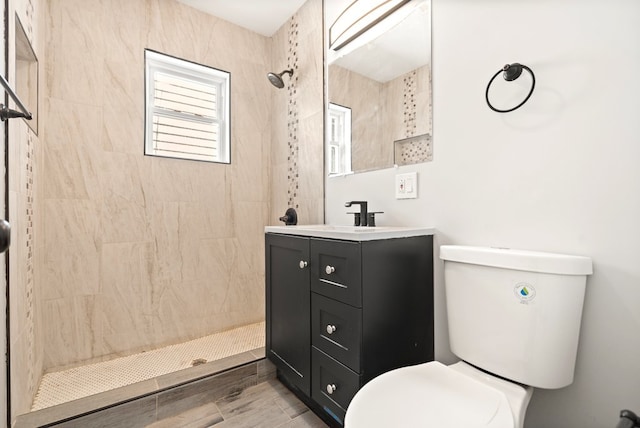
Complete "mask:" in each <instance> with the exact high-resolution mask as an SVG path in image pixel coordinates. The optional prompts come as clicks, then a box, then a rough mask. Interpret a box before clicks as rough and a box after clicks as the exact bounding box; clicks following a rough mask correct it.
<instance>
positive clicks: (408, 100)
mask: <svg viewBox="0 0 640 428" xmlns="http://www.w3.org/2000/svg"><path fill="white" fill-rule="evenodd" d="M416 75H417V72H416V70H413V71H411V72H409V73H407V74H406V75H405V76H404V79H403V80H404V93H403V104H404V127H405V137H413V136H414V135H415V134H416V126H417V123H416V115H417V109H416V89H417V85H418V84H417V81H416V77H417V76H416Z"/></svg>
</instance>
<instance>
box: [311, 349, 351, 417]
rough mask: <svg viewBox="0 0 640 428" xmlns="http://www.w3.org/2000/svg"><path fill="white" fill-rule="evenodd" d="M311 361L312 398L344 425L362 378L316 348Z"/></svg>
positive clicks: (312, 350) (312, 352)
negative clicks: (345, 416)
mask: <svg viewBox="0 0 640 428" xmlns="http://www.w3.org/2000/svg"><path fill="white" fill-rule="evenodd" d="M311 359H312V360H311V365H312V367H313V369H312V377H311V383H312V386H311V398H313V400H314V401H315V402H316V403H318V404H320V406H321V407H322V408H323V409H324V410H325V411H326V412H327V413H328V414H329V415H331V416H332V417H333V418H334V419H336V420H337V421H338V422H340V423H341V424H343V423H344V415H345V413H346V411H347V407H348V406H349V403H350V402H351V399H352V398H353V396H354V395H355V394H356V392H358V389H359V388H360V376H359V375H358V374H356V373H355V372H353V371H352V370H350V369H349V368H348V367H345V366H343V365H342V364H340V363H339V362H337V361H336V360H334V359H333V358H331V357H329V356H328V355H326V354H325V353H323V352H322V351H319V350H318V349H317V348H315V347H312V349H311Z"/></svg>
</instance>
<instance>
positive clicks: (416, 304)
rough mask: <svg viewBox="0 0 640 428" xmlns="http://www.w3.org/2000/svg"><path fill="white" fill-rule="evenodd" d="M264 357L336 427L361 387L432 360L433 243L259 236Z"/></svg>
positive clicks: (420, 239)
mask: <svg viewBox="0 0 640 428" xmlns="http://www.w3.org/2000/svg"><path fill="white" fill-rule="evenodd" d="M265 239H266V241H265V242H266V253H267V254H266V263H267V264H266V291H267V297H266V302H267V308H266V314H267V322H266V324H267V344H266V345H267V350H266V351H267V357H268V358H269V359H270V360H271V361H272V362H273V363H274V364H275V365H276V366H277V368H278V376H279V377H280V378H281V380H283V382H284V383H285V384H287V385H288V386H289V387H290V388H291V389H292V390H294V392H296V393H297V394H298V396H300V397H301V398H303V399H304V400H305V402H307V404H309V405H310V407H311V408H312V409H313V410H314V411H315V412H316V413H318V414H319V415H320V416H321V417H322V418H323V419H324V420H325V421H327V422H329V423H330V424H332V425H335V426H340V425H342V422H343V420H344V415H345V413H346V409H347V407H348V405H349V402H350V401H351V399H352V398H353V396H354V395H355V393H356V392H357V391H358V389H359V388H361V387H362V386H363V385H364V384H365V383H367V382H368V381H370V380H371V379H373V378H374V377H376V376H378V375H380V374H382V373H384V372H386V371H389V370H393V369H395V368H398V367H403V366H407V365H412V364H419V363H423V362H427V361H432V360H433V237H432V236H431V235H421V236H412V237H406V238H393V239H381V240H366V241H353V240H338V239H326V238H315V237H305V236H296V235H288V234H277V233H267V234H266V238H265Z"/></svg>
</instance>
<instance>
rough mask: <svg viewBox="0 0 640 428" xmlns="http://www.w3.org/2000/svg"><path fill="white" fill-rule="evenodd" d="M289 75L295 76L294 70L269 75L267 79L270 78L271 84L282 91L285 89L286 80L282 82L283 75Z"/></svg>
mask: <svg viewBox="0 0 640 428" xmlns="http://www.w3.org/2000/svg"><path fill="white" fill-rule="evenodd" d="M284 74H289V76H293V69H289V70H284V71H283V72H282V73H279V74H276V73H267V77H268V78H269V82H271V84H272V85H273V86H275V87H276V88H279V89H282V88H284V80H282V75H284Z"/></svg>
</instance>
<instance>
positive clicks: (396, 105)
mask: <svg viewBox="0 0 640 428" xmlns="http://www.w3.org/2000/svg"><path fill="white" fill-rule="evenodd" d="M340 3H341V5H340ZM359 3H366V1H365V0H357V1H355V2H352V0H345V1H343V2H335V3H334V2H325V8H326V10H325V15H326V22H328V23H329V25H332V27H331V28H329V29H328V35H329V39H332V37H336V34H334V35H333V36H332V34H331V31H332V30H335V29H336V28H337V27H338V25H337V24H340V25H339V27H340V31H342V29H343V28H347V27H348V25H347V26H345V25H344V23H341V22H339V20H340V19H342V18H343V17H344V16H347V15H349V14H350V13H349V12H353V10H352V8H353V7H354V6H356V5H357V4H359ZM369 3H371V2H369ZM383 3H389V2H388V1H387V2H383ZM398 4H399V6H397V7H396V8H395V9H393V10H392V11H391V12H390V13H389V14H388V15H387V16H385V17H378V18H377V19H376V21H375V22H374V23H372V24H373V25H370V26H365V28H364V30H360V31H358V32H357V33H356V36H354V37H351V38H350V40H347V41H346V42H344V38H343V40H342V41H340V40H339V37H336V38H337V39H338V42H337V43H334V44H333V45H330V47H329V49H328V52H327V64H328V78H327V81H328V94H329V105H328V112H327V114H326V118H327V119H326V126H327V132H326V134H325V135H326V142H325V143H326V144H325V145H326V150H327V166H328V168H327V171H328V173H329V175H342V174H349V173H352V172H363V171H371V170H376V169H382V168H390V167H393V166H394V165H407V164H413V163H421V162H427V161H429V160H431V158H432V143H431V124H432V119H431V105H432V103H431V0H411V1H404V2H398ZM345 8H347V9H345ZM372 10H373V9H372ZM343 11H344V12H343ZM351 15H353V13H351ZM336 19H338V21H336ZM365 20H366V16H365V18H362V19H359V18H358V17H356V18H355V19H354V23H353V25H352V26H351V27H352V28H353V27H356V26H357V25H361V26H362V25H363V24H362V22H363V21H365ZM349 163H350V164H349Z"/></svg>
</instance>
